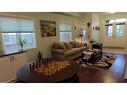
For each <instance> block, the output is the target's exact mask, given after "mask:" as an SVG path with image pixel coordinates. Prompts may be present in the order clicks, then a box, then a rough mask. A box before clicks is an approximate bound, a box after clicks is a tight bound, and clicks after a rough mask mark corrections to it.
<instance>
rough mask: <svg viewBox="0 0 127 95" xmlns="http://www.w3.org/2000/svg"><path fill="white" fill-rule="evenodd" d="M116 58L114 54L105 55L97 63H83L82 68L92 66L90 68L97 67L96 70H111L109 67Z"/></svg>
mask: <svg viewBox="0 0 127 95" xmlns="http://www.w3.org/2000/svg"><path fill="white" fill-rule="evenodd" d="M115 59H116V56H112V55H103V57H102V59H101V60H99V61H97V62H96V63H95V64H93V63H88V62H87V63H84V62H82V63H81V60H80V63H81V65H80V66H81V68H90V69H96V70H109V68H110V67H111V66H112V64H114V62H115Z"/></svg>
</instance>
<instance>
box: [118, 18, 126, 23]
mask: <svg viewBox="0 0 127 95" xmlns="http://www.w3.org/2000/svg"><path fill="white" fill-rule="evenodd" d="M126 21H127V19H126V18H120V19H116V23H118V22H126Z"/></svg>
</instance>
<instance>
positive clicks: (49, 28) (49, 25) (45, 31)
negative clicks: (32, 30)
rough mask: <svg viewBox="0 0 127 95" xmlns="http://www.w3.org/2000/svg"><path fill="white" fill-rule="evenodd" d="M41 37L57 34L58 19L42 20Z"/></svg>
mask: <svg viewBox="0 0 127 95" xmlns="http://www.w3.org/2000/svg"><path fill="white" fill-rule="evenodd" d="M40 28H41V37H50V36H56V21H45V20H40Z"/></svg>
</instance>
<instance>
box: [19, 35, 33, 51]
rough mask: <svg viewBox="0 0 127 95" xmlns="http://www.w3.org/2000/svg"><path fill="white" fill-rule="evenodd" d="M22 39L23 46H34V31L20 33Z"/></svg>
mask: <svg viewBox="0 0 127 95" xmlns="http://www.w3.org/2000/svg"><path fill="white" fill-rule="evenodd" d="M21 36H22V39H23V40H25V41H26V44H25V46H24V48H26V49H27V48H34V47H35V35H34V33H21Z"/></svg>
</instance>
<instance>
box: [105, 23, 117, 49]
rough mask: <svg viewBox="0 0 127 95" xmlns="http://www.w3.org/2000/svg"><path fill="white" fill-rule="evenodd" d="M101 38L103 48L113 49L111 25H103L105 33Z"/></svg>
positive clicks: (112, 28)
mask: <svg viewBox="0 0 127 95" xmlns="http://www.w3.org/2000/svg"><path fill="white" fill-rule="evenodd" d="M103 34H104V36H103V44H104V47H113V46H114V38H115V36H114V27H113V24H108V25H105V31H104V33H103Z"/></svg>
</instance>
